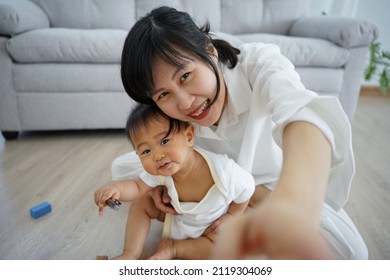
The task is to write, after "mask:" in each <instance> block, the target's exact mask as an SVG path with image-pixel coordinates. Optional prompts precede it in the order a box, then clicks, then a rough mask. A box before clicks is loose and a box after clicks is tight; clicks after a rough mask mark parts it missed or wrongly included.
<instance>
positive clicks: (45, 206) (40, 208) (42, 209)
mask: <svg viewBox="0 0 390 280" xmlns="http://www.w3.org/2000/svg"><path fill="white" fill-rule="evenodd" d="M50 212H51V205H50V203H49V202H47V201H45V202H42V203H41V204H38V205H36V206H34V207H31V208H30V215H31V217H33V218H34V219H38V218H40V217H42V216H43V215H46V214H47V213H50Z"/></svg>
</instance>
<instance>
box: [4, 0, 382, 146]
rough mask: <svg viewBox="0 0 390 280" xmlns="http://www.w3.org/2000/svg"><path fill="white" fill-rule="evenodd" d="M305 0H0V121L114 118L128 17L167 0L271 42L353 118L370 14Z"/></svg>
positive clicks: (114, 121) (63, 123)
mask: <svg viewBox="0 0 390 280" xmlns="http://www.w3.org/2000/svg"><path fill="white" fill-rule="evenodd" d="M310 4H311V1H310V0H262V1H261V0H258V1H253V0H240V1H236V0H165V1H164V0H115V1H111V0H0V130H1V131H2V133H3V135H4V137H5V138H7V139H11V138H15V137H17V135H18V132H20V131H32V130H70V129H106V128H123V127H124V125H125V120H126V117H127V114H128V112H129V111H130V110H131V107H132V105H133V102H132V100H130V98H129V97H128V96H127V95H126V93H125V92H124V90H123V87H122V83H121V80H120V74H119V71H120V56H121V49H122V44H123V42H124V39H125V37H126V35H127V32H128V30H129V29H130V28H131V26H132V25H133V24H134V22H135V21H136V20H137V19H138V18H140V17H141V16H143V15H144V14H145V13H146V12H147V11H149V10H151V9H152V8H154V7H156V6H161V5H169V6H173V7H176V8H178V9H180V10H185V11H187V12H189V14H191V15H192V16H193V17H194V19H195V20H196V22H197V23H199V24H203V23H204V22H205V21H206V20H207V19H208V20H209V21H210V24H211V29H212V31H214V32H215V36H218V37H221V38H224V39H226V40H228V41H230V42H231V43H232V44H234V45H239V44H241V43H243V42H265V43H274V44H277V45H279V47H280V49H281V51H282V53H284V54H285V55H286V56H287V57H288V58H289V59H290V60H291V61H292V62H293V63H294V65H295V66H296V70H297V71H298V72H299V74H300V75H301V78H302V81H303V83H304V84H305V85H306V87H307V88H309V89H311V90H314V91H316V92H318V93H319V94H328V95H334V96H337V97H338V98H339V99H340V101H341V104H342V106H343V108H344V110H345V112H346V113H347V114H348V116H349V118H350V119H352V118H353V115H354V112H355V108H356V103H357V99H358V94H359V88H360V82H361V77H362V73H363V68H364V65H365V63H366V55H367V51H368V45H369V44H370V43H371V42H373V41H374V40H375V38H376V37H377V29H376V27H375V26H373V25H372V24H370V23H367V22H365V21H363V20H359V19H354V18H341V17H330V16H318V17H310V16H309V11H310Z"/></svg>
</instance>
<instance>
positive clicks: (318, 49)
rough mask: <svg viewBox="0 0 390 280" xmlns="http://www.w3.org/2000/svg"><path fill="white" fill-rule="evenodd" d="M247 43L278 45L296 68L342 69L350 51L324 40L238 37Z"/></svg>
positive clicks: (285, 37) (263, 34)
mask: <svg viewBox="0 0 390 280" xmlns="http://www.w3.org/2000/svg"><path fill="white" fill-rule="evenodd" d="M237 37H238V38H239V39H241V40H242V41H244V42H246V43H252V42H263V43H271V44H276V45H278V46H279V47H280V51H281V52H282V54H284V55H285V56H286V57H288V58H289V59H290V60H291V62H292V63H293V64H294V65H295V66H302V67H305V66H310V67H330V68H340V67H343V66H345V64H346V63H347V61H348V58H349V51H348V50H347V49H344V48H342V47H339V46H337V45H336V44H334V43H331V42H329V41H326V40H322V39H311V38H302V37H290V36H283V35H273V34H265V33H256V34H242V35H238V36H237Z"/></svg>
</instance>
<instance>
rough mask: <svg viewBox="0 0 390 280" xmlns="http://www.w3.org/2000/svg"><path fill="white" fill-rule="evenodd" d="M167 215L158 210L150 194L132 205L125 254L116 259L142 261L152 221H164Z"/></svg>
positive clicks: (127, 226) (128, 219) (128, 218)
mask: <svg viewBox="0 0 390 280" xmlns="http://www.w3.org/2000/svg"><path fill="white" fill-rule="evenodd" d="M164 217H165V214H164V213H163V212H161V211H160V210H159V209H157V208H156V206H155V204H154V202H153V200H152V198H151V197H150V195H149V194H146V195H144V196H143V197H142V198H140V199H138V200H137V201H133V202H132V203H131V206H130V209H129V214H128V217H127V224H126V233H125V244H124V249H123V253H122V254H121V255H119V256H117V257H115V258H114V259H116V260H123V259H125V260H129V259H140V258H141V255H142V251H143V248H144V244H145V240H146V237H147V236H148V233H149V230H150V225H151V220H152V219H158V220H160V221H164Z"/></svg>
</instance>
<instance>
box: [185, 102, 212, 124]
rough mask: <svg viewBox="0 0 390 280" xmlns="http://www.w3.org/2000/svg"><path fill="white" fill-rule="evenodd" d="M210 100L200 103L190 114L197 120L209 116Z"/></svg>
mask: <svg viewBox="0 0 390 280" xmlns="http://www.w3.org/2000/svg"><path fill="white" fill-rule="evenodd" d="M209 104H210V100H209V99H207V100H206V101H205V102H203V104H201V105H199V106H198V107H197V108H196V109H195V110H194V111H192V112H191V113H190V114H189V116H190V117H191V118H194V119H196V120H201V119H203V118H205V117H206V116H207V114H208V113H209V111H210V107H209Z"/></svg>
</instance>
